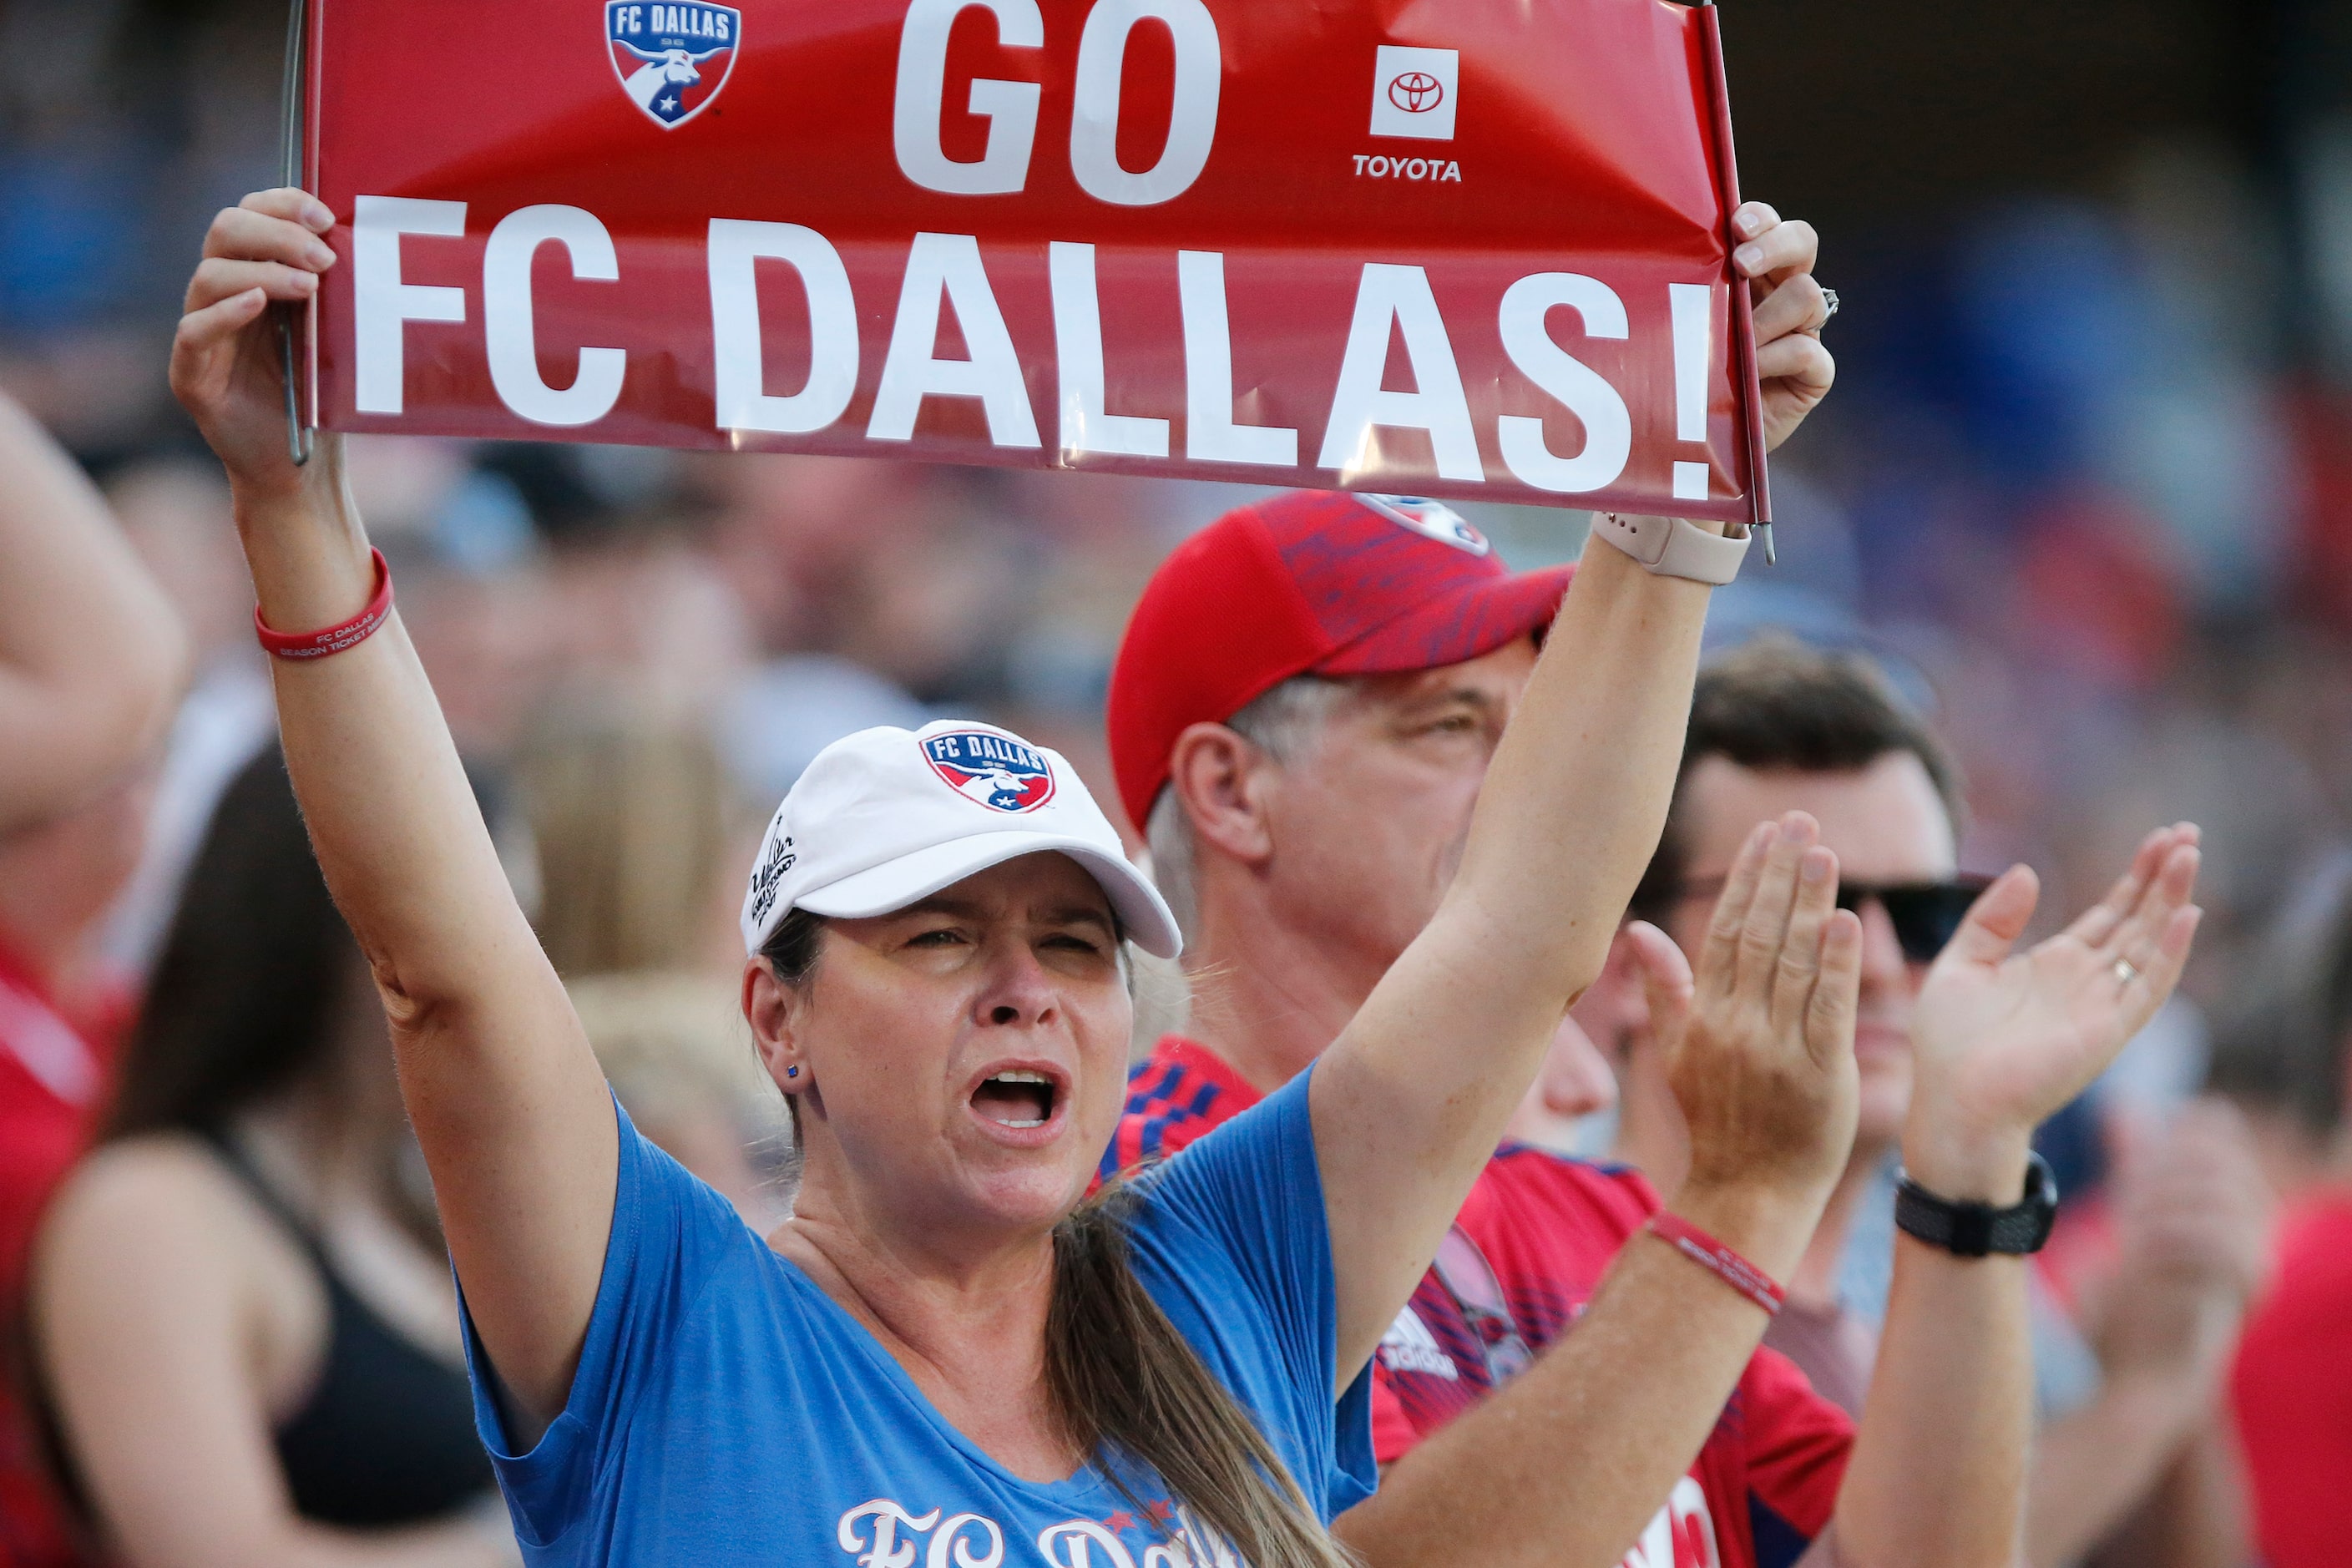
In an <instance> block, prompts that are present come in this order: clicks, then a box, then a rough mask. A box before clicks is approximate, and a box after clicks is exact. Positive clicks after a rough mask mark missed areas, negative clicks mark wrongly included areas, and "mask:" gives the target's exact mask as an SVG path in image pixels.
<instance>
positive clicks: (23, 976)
mask: <svg viewBox="0 0 2352 1568" xmlns="http://www.w3.org/2000/svg"><path fill="white" fill-rule="evenodd" d="M99 1080H100V1063H99V1058H98V1054H97V1052H96V1051H94V1050H93V1049H92V1048H91V1047H90V1046H89V1042H88V1041H87V1040H86V1039H84V1038H83V1037H82V1036H81V1034H80V1033H79V1031H77V1030H76V1029H75V1028H74V1027H73V1026H72V1025H70V1024H69V1023H68V1022H67V1021H66V1019H65V1018H64V1017H63V1016H61V1015H60V1014H59V1013H58V1010H57V1008H56V1007H55V1006H54V1005H52V1004H51V1002H50V1000H49V997H48V995H47V992H46V991H45V990H44V989H43V988H42V986H41V985H40V984H38V982H37V981H36V980H35V979H34V977H33V976H32V975H31V974H30V973H27V972H26V971H25V970H23V969H22V968H20V967H18V966H17V965H16V963H13V962H11V961H10V959H9V958H8V955H7V953H6V952H5V951H0V1332H13V1327H14V1325H13V1323H11V1322H10V1321H9V1320H10V1319H11V1318H13V1316H14V1314H15V1313H16V1311H17V1310H18V1309H19V1306H20V1304H21V1302H22V1300H23V1298H22V1290H23V1287H24V1278H25V1264H26V1258H27V1255H28V1254H29V1253H30V1252H31V1250H32V1245H33V1232H34V1229H35V1227H36V1226H37V1225H38V1224H39V1223H40V1218H41V1211H42V1209H43V1208H44V1207H46V1206H47V1203H48V1200H49V1194H51V1193H52V1192H53V1191H55V1190H56V1188H57V1184H58V1182H59V1181H61V1180H63V1179H64V1176H65V1173H66V1172H67V1171H68V1169H70V1168H71V1166H72V1165H73V1163H74V1160H75V1158H76V1157H77V1156H78V1155H79V1154H80V1152H81V1146H82V1139H83V1137H84V1136H85V1134H86V1132H87V1131H88V1127H87V1122H86V1119H87V1117H88V1115H89V1110H91V1108H92V1106H93V1104H94V1103H95V1101H96V1100H97V1098H98V1091H99V1087H100V1081H99ZM34 1456H35V1448H34V1446H33V1441H32V1436H31V1434H30V1433H29V1431H28V1430H27V1429H26V1424H25V1422H24V1419H23V1415H22V1413H21V1412H20V1411H18V1410H17V1408H16V1402H15V1400H14V1399H13V1398H11V1397H10V1395H9V1392H8V1388H7V1384H6V1383H5V1380H0V1561H5V1562H7V1563H12V1564H15V1563H23V1564H26V1565H28V1568H31V1565H43V1568H46V1565H47V1564H52V1563H72V1562H75V1561H77V1559H76V1557H75V1555H74V1553H73V1551H72V1549H71V1548H70V1547H69V1546H68V1544H67V1536H66V1532H65V1529H64V1526H63V1524H62V1522H61V1521H60V1518H59V1515H58V1511H57V1508H56V1505H55V1503H54V1502H53V1501H52V1500H51V1498H50V1496H49V1492H48V1489H47V1485H46V1484H45V1482H44V1480H43V1478H42V1470H41V1467H40V1466H39V1464H38V1463H37V1460H36V1458H35V1457H34Z"/></svg>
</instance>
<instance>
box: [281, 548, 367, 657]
mask: <svg viewBox="0 0 2352 1568" xmlns="http://www.w3.org/2000/svg"><path fill="white" fill-rule="evenodd" d="M368 554H369V556H370V557H372V558H373V560H374V562H375V596H374V597H373V598H372V599H370V600H369V601H368V602H367V608H366V609H364V610H362V611H361V612H360V613H359V614H358V615H356V616H352V618H351V619H350V620H348V621H345V622H343V623H342V624H341V626H329V627H327V628H326V629H325V630H324V631H316V632H274V631H271V630H270V629H269V626H268V623H267V622H265V621H264V620H262V618H261V606H260V605H254V606H253V634H254V636H256V637H259V638H260V639H261V646H262V647H265V648H267V649H268V650H269V651H270V652H271V653H273V654H275V655H277V656H278V658H326V657H327V656H328V655H329V654H336V653H342V652H345V651H347V650H349V649H351V648H355V647H359V646H360V644H362V643H363V642H365V641H367V640H368V638H370V637H373V636H374V635H375V634H376V630H377V628H378V627H380V626H383V623H384V622H385V621H387V620H389V619H390V618H391V616H392V568H391V566H389V565H388V564H386V563H385V562H384V559H383V551H381V550H371V551H369V552H368Z"/></svg>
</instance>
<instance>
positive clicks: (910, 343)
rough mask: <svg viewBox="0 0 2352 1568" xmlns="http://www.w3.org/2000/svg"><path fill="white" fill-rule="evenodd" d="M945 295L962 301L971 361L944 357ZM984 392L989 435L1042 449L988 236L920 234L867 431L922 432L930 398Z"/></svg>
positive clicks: (959, 311) (884, 435) (874, 435)
mask: <svg viewBox="0 0 2352 1568" xmlns="http://www.w3.org/2000/svg"><path fill="white" fill-rule="evenodd" d="M942 300H946V301H947V302H949V303H950V304H952V305H953V306H954V307H955V313H956V321H957V322H958V324H960V325H961V327H962V328H963V341H964V344H965V346H966V347H967V348H969V349H971V358H970V359H957V360H943V359H940V358H938V357H937V356H936V353H935V351H936V350H937V348H938V346H939V335H940V302H941V301H942ZM931 396H939V397H977V398H979V399H980V400H981V406H982V409H983V410H984V411H985V412H986V414H987V416H988V438H989V440H990V442H991V443H992V444H993V445H995V446H999V447H1035V446H1038V445H1041V443H1040V442H1039V441H1038V439H1037V416H1036V412H1035V411H1034V409H1032V408H1031V407H1030V406H1029V389H1028V386H1027V384H1025V383H1024V381H1023V380H1022V376H1021V356H1020V355H1019V354H1017V353H1013V334H1012V333H1011V332H1009V331H1006V330H1005V326H1004V314H1003V311H1002V310H998V309H997V305H996V291H995V290H994V289H991V288H990V287H989V283H988V273H987V271H986V269H985V268H982V266H981V261H980V241H979V240H978V239H977V238H975V237H973V236H971V235H969V234H919V235H917V236H916V237H915V243H914V246H913V247H912V248H911V249H910V250H908V253H907V278H906V281H905V283H903V284H902V285H901V286H900V288H899V290H898V320H897V321H894V322H893V323H892V324H891V327H890V352H889V354H888V357H887V358H886V359H885V360H884V361H883V362H882V384H881V386H880V387H879V388H878V389H877V391H876V392H875V395H874V414H873V417H872V418H871V419H869V420H868V421H867V422H866V436H867V437H868V438H869V439H872V440H876V441H907V440H911V439H913V438H914V434H915V416H916V415H917V414H919V413H920V412H921V410H922V405H923V399H924V398H926V397H931Z"/></svg>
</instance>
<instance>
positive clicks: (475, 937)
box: [172, 190, 617, 1422]
mask: <svg viewBox="0 0 2352 1568" xmlns="http://www.w3.org/2000/svg"><path fill="white" fill-rule="evenodd" d="M333 221H334V220H333V217H332V215H331V214H330V213H329V212H328V211H327V209H326V208H325V207H324V206H323V205H320V202H319V201H318V200H317V199H316V198H314V197H312V196H310V195H307V194H305V193H303V192H301V191H297V190H277V191H266V192H262V193H260V194H258V195H250V196H247V198H246V199H245V200H244V202H243V203H242V204H240V205H237V206H236V207H233V208H230V209H227V210H226V211H224V212H222V213H221V214H220V216H218V217H216V218H215V219H214V221H213V226H212V229H211V231H210V232H209V233H208V234H207V235H206V236H205V254H204V260H203V261H202V262H201V263H200V264H199V265H198V267H197V268H196V273H195V277H194V280H193V281H192V282H191V283H190V284H189V286H188V295H187V302H186V314H185V315H184V316H183V317H182V319H181V321H180V329H179V334H178V336H177V338H176V339H175V340H174V341H173V346H172V387H173V391H174V392H175V393H176V394H177V395H179V398H180V401H181V402H182V403H184V404H185V405H187V407H188V411H189V412H190V413H191V414H193V415H194V416H195V419H196V423H197V424H198V425H199V426H201V427H202V428H203V430H204V433H205V439H207V440H208V441H210V442H211V443H212V446H213V449H214V450H215V452H217V453H218V454H219V455H220V458H221V461H222V462H223V463H224V464H225V465H226V467H227V469H228V475H229V480H230V483H231V485H232V486H233V487H234V488H235V491H236V521H237V531H238V532H239V534H240V535H241V537H242V539H243V541H244V544H245V552H246V559H247V562H248V563H250V564H251V566H252V569H253V581H254V587H255V590H256V592H257V595H258V596H259V600H260V605H261V616H262V618H263V620H264V621H266V622H267V623H268V625H269V626H271V627H272V628H273V629H275V630H278V631H282V632H303V631H309V630H312V629H314V628H318V627H323V626H334V625H339V624H341V623H342V622H344V621H347V620H349V619H351V618H352V616H355V615H357V614H359V612H360V611H361V610H362V608H363V607H364V606H365V605H367V604H368V602H369V599H370V597H371V596H372V595H373V590H374V568H373V563H372V560H371V557H370V553H369V548H368V542H367V536H366V534H365V532H364V531H362V528H361V525H360V519H359V514H358V511H357V510H356V509H355V508H354V507H353V506H352V500H351V495H350V492H349V490H348V489H346V488H345V486H344V483H343V478H342V465H341V447H340V446H339V444H338V443H337V442H336V440H335V439H334V438H333V437H322V438H321V440H320V447H319V452H318V456H317V457H316V458H313V459H312V461H311V462H310V464H309V465H308V466H306V467H302V468H297V467H296V466H295V465H294V464H293V463H292V462H291V461H290V460H289V458H288V456H287V452H286V425H285V414H284V407H285V405H284V402H283V397H284V393H283V388H282V384H281V382H280V380H279V375H278V355H277V338H276V334H275V332H274V331H273V330H272V326H271V323H270V321H269V319H268V305H269V303H270V301H273V300H278V301H291V302H300V301H306V300H309V299H310V298H311V296H312V295H313V294H315V293H316V292H317V289H318V282H319V276H320V274H321V273H323V272H324V271H326V269H327V268H330V267H331V266H333V265H334V262H335V257H334V253H333V252H332V251H331V250H330V249H329V248H328V247H327V244H326V241H325V240H324V238H322V236H324V235H325V234H326V233H327V232H329V230H330V229H331V227H332V226H333ZM275 662H276V665H277V668H276V671H275V676H276V684H277V691H278V721H279V724H280V727H281V729H282V731H283V733H284V737H285V747H286V764H287V767H288V769H289V772H290V773H292V775H293V780H294V789H295V793H296V795H298V796H299V798H300V800H301V803H302V813H303V816H304V817H305V818H306V819H307V821H308V822H309V824H310V840H311V843H312V845H313V846H314V847H315V848H316V849H317V851H318V856H319V864H320V867H321V868H323V869H324V870H325V872H326V876H327V885H328V886H329V887H330V888H331V889H333V892H334V895H335V901H336V903H337V904H338V905H340V906H341V909H342V911H343V914H344V917H345V919H347V920H348V921H350V922H351V927H352V932H353V933H354V934H355V935H356V936H357V937H358V938H359V942H360V946H361V949H362V951H363V952H365V953H366V954H367V959H368V963H369V964H370V965H371V966H372V967H373V970H374V973H375V979H376V984H377V986H378V988H379V989H380V990H381V991H382V993H383V1002H384V1008H385V1011H386V1013H387V1014H388V1015H389V1016H390V1018H391V1022H392V1037H393V1045H394V1052H395V1054H396V1055H397V1057H398V1058H399V1066H400V1080H401V1091H402V1094H403V1095H404V1098H405V1099H406V1100H407V1102H408V1111H409V1116H410V1119H411V1120H412V1121H414V1122H415V1127H416V1135H417V1139H418V1142H420V1143H422V1144H423V1146H424V1150H425V1160H426V1162H427V1163H428V1164H429V1165H430V1166H431V1167H432V1172H433V1186H434V1193H435V1195H436V1201H437V1202H438V1203H439V1205H440V1209H441V1219H442V1226H443V1228H444V1230H445V1231H446V1234H447V1237H448V1240H449V1250H450V1254H451V1256H452V1257H453V1258H455V1259H456V1261H457V1275H458V1279H460V1280H461V1281H462V1283H463V1284H464V1286H465V1290H466V1297H467V1305H468V1307H469V1308H470V1310H471V1311H472V1314H473V1318H474V1322H475V1325H476V1327H477V1328H478V1331H480V1334H481V1337H482V1342H483V1343H484V1344H485V1345H486V1346H487V1347H488V1351H489V1352H490V1358H491V1360H492V1361H493V1362H494V1363H496V1364H497V1367H498V1370H499V1376H500V1378H501V1379H502V1380H503V1382H504V1383H505V1384H506V1386H507V1389H508V1391H509V1394H511V1395H512V1397H513V1400H514V1403H515V1404H516V1405H519V1406H520V1412H521V1413H523V1414H527V1415H530V1416H532V1417H534V1418H535V1419H536V1421H539V1422H543V1421H545V1420H547V1419H549V1418H551V1416H552V1415H554V1414H555V1413H556V1412H558V1411H560V1410H561V1409H562V1405H563V1403H564V1398H565V1395H566V1393H567V1391H568V1390H569V1388H570V1385H571V1380H572V1368H573V1365H574V1363H575V1362H576V1360H577V1358H578V1355H579V1350H580V1344H581V1342H582V1339H583V1336H584V1335H585V1334H586V1332H587V1328H588V1319H589V1314H590V1311H591V1310H592V1309H593V1306H594V1304H595V1297H596V1286H597V1281H598V1279H599V1278H600V1277H601V1274H602V1270H603V1267H604V1243H605V1237H606V1232H607V1230H608V1228H609V1226H610V1223H611V1217H612V1210H613V1192H614V1177H615V1171H616V1168H617V1166H616V1153H615V1151H616V1147H617V1145H616V1142H615V1138H616V1133H615V1128H614V1118H613V1108H612V1101H611V1100H610V1098H609V1097H608V1095H607V1093H606V1091H605V1088H604V1079H603V1076H602V1075H601V1074H600V1073H599V1072H598V1071H597V1068H596V1061H595V1058H594V1056H593V1054H592V1053H591V1052H590V1050H589V1047H588V1042H587V1040H586V1038H585V1037H584V1036H583V1034H582V1033H581V1029H580V1025H579V1021H578V1020H577V1019H576V1018H575V1017H574V1016H572V1006H571V1004H570V1003H569V1002H568V1001H566V1000H565V997H564V994H563V988H562V984H559V983H558V981H557V980H556V977H555V972H554V970H553V969H552V968H551V966H550V965H549V963H548V962H547V959H546V956H545V954H543V953H542V952H541V951H540V946H539V942H538V940H537V938H536V937H535V936H534V935H533V934H532V932H531V929H530V922H529V921H526V920H525V919H524V918H523V913H522V910H521V909H520V907H518V906H517V904H516V903H515V900H514V894H513V892H512V890H511V889H509V887H508V885H507V880H506V876H505V873H504V872H503V871H502V870H501V869H500V868H499V859H498V856H497V854H496V853H495V852H494V851H493V850H492V848H491V845H490V838H489V834H488V831H487V829H486V828H485V827H484V826H483V824H482V817H481V813H480V811H479V809H478V807H477V806H476V805H475V802H474V795H473V792H472V790H471V789H470V788H469V787H468V785H467V782H466V775H465V772H464V770H463V769H462V768H461V767H460V766H459V764H458V761H457V747H456V746H455V744H454V743H453V742H451V741H450V738H449V730H448V726H447V725H446V723H445V722H443V721H442V717H441V710H440V706H439V704H438V703H437V702H436V700H435V699H434V695H433V688H432V687H431V685H430V684H428V683H427V681H426V680H425V670H424V667H423V666H422V665H421V664H419V663H418V662H417V658H416V652H415V648H414V647H411V646H410V644H409V641H408V636H407V633H406V632H405V631H404V629H403V628H402V626H401V624H400V620H399V617H398V616H397V615H394V616H393V617H392V619H391V620H390V621H389V622H388V623H387V624H386V625H385V626H383V629H382V630H381V631H379V632H377V633H376V635H375V636H373V637H369V638H368V639H367V640H366V641H364V642H362V643H361V644H360V645H359V646H357V647H352V648H351V649H349V650H348V651H345V652H342V653H339V654H336V655H334V656H332V657H331V658H312V659H307V660H300V661H296V660H289V659H279V660H277V661H275Z"/></svg>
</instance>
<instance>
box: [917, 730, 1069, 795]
mask: <svg viewBox="0 0 2352 1568" xmlns="http://www.w3.org/2000/svg"><path fill="white" fill-rule="evenodd" d="M922 745H923V759H924V761H926V762H928V763H930V764H931V771H932V772H933V773H937V774H939V775H940V780H941V781H942V782H944V783H945V784H947V785H948V786H949V787H950V788H951V789H953V790H954V791H955V792H956V793H957V794H958V795H962V796H963V797H964V798H965V799H966V800H971V801H977V802H978V803H979V804H981V805H984V806H987V807H988V808H989V809H990V810H992V811H1005V812H1014V813H1018V812H1024V811H1034V810H1036V809H1037V808H1038V807H1039V806H1041V805H1045V803H1046V802H1047V801H1049V800H1051V799H1053V798H1054V766H1053V764H1052V763H1048V762H1047V761H1046V760H1045V753H1044V752H1040V751H1038V750H1037V748H1036V747H1034V746H1028V745H1024V744H1023V743H1022V742H1019V741H1016V740H1014V739H1013V737H1012V736H1010V735H1006V734H1003V733H1002V732H1000V731H995V730H954V731H949V732H948V733H947V734H944V735H929V736H926V737H924V739H923V742H922Z"/></svg>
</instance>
